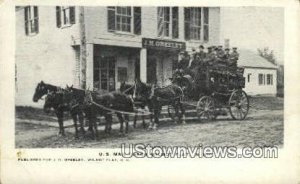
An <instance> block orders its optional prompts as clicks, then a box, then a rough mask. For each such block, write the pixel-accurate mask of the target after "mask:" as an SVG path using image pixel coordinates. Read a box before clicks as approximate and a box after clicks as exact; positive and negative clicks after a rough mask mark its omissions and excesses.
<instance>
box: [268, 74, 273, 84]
mask: <svg viewBox="0 0 300 184" xmlns="http://www.w3.org/2000/svg"><path fill="white" fill-rule="evenodd" d="M267 85H273V75H272V74H267Z"/></svg>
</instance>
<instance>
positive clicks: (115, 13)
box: [107, 6, 141, 35]
mask: <svg viewBox="0 0 300 184" xmlns="http://www.w3.org/2000/svg"><path fill="white" fill-rule="evenodd" d="M107 17H108V31H113V32H114V31H118V32H125V33H133V34H137V35H140V34H141V7H130V6H117V7H111V6H110V7H108V8H107Z"/></svg>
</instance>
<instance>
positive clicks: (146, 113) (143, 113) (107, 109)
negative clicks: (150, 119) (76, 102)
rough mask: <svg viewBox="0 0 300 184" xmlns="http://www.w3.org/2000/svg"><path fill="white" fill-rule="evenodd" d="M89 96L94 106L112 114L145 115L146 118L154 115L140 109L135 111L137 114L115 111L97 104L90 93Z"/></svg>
mask: <svg viewBox="0 0 300 184" xmlns="http://www.w3.org/2000/svg"><path fill="white" fill-rule="evenodd" d="M88 95H89V99H90V101H91V103H92V104H94V105H96V106H97V107H100V108H101V109H104V110H106V111H110V112H113V113H120V114H127V115H143V116H146V115H150V114H152V113H151V112H146V111H142V110H138V109H134V110H135V111H136V112H126V111H120V110H115V109H112V108H108V107H105V106H104V105H101V104H98V103H96V102H95V101H94V100H93V97H92V94H91V93H88ZM138 112H141V113H142V114H137V113H138Z"/></svg>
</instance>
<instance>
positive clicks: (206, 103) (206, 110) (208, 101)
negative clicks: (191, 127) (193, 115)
mask: <svg viewBox="0 0 300 184" xmlns="http://www.w3.org/2000/svg"><path fill="white" fill-rule="evenodd" d="M197 115H198V118H199V119H200V120H201V119H202V118H205V119H207V120H214V119H216V115H215V102H214V100H213V99H212V98H211V97H210V96H203V97H201V98H200V100H199V101H198V103H197Z"/></svg>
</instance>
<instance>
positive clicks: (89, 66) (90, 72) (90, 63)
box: [86, 43, 94, 90]
mask: <svg viewBox="0 0 300 184" xmlns="http://www.w3.org/2000/svg"><path fill="white" fill-rule="evenodd" d="M86 51H87V57H86V89H89V90H93V88H94V44H90V43H88V44H86Z"/></svg>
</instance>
